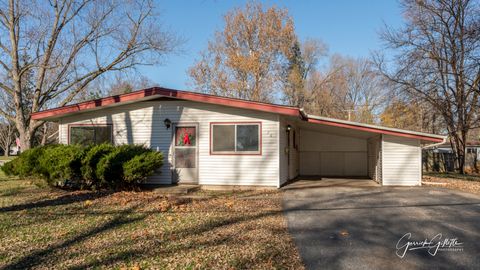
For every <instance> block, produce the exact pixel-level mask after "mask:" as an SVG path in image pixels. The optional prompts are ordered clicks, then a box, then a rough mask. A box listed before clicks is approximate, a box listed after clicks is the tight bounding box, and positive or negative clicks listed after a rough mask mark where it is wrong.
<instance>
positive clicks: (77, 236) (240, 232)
mask: <svg viewBox="0 0 480 270" xmlns="http://www.w3.org/2000/svg"><path fill="white" fill-rule="evenodd" d="M193 195H196V196H195V197H194V199H191V198H180V197H177V198H168V199H167V198H165V197H162V196H161V195H160V194H158V193H155V192H117V193H109V192H88V191H81V192H80V191H78V192H67V191H62V190H56V189H50V188H48V187H47V188H39V187H38V186H37V185H36V184H35V181H32V180H18V179H11V178H10V179H8V181H0V269H3V268H23V269H24V268H41V269H67V268H68V269H72V268H73V269H83V268H117V269H118V268H123V267H140V268H160V269H199V268H200V269H202V268H203V269H216V268H223V269H225V268H254V269H266V268H269V269H271V268H289V269H292V268H294V269H298V268H303V266H302V264H301V261H300V258H299V256H298V253H297V251H296V249H295V247H294V244H293V241H292V239H291V238H290V235H289V234H288V232H287V230H286V225H285V220H284V217H283V214H282V212H281V206H280V205H281V193H278V192H272V191H268V192H260V191H257V192H245V191H242V192H239V193H235V192H233V193H218V194H216V196H211V195H215V194H208V193H205V192H199V193H197V194H193ZM249 196H256V197H259V198H257V199H254V200H252V199H245V197H249Z"/></svg>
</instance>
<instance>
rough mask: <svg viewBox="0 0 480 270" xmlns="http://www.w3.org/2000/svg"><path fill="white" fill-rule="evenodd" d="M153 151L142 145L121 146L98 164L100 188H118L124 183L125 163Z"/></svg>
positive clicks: (97, 171)
mask: <svg viewBox="0 0 480 270" xmlns="http://www.w3.org/2000/svg"><path fill="white" fill-rule="evenodd" d="M150 151H152V150H150V149H148V148H145V147H144V146H142V145H121V146H117V147H115V150H113V151H112V152H110V153H108V154H107V155H105V156H104V157H102V158H101V159H100V161H99V162H98V164H97V169H96V177H97V178H98V179H99V180H100V186H110V187H116V186H121V185H122V184H123V183H122V181H123V163H125V162H127V161H129V160H130V159H132V158H134V157H135V156H137V155H140V154H142V153H146V152H150Z"/></svg>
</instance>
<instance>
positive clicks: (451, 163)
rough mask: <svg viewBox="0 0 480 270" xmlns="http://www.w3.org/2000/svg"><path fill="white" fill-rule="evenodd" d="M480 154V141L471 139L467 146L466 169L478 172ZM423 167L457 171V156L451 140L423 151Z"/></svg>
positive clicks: (432, 169) (429, 169)
mask: <svg viewBox="0 0 480 270" xmlns="http://www.w3.org/2000/svg"><path fill="white" fill-rule="evenodd" d="M479 156H480V142H479V141H469V142H467V147H466V162H465V169H466V170H467V171H472V172H478V171H479V170H480V167H479V164H478V162H479V160H478V159H479ZM423 168H424V170H425V171H435V172H453V171H455V156H454V151H453V148H452V145H451V144H450V143H449V142H446V143H443V144H440V145H438V146H436V147H433V148H427V149H425V150H424V151H423Z"/></svg>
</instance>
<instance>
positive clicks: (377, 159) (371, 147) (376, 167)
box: [367, 136, 382, 183]
mask: <svg viewBox="0 0 480 270" xmlns="http://www.w3.org/2000/svg"><path fill="white" fill-rule="evenodd" d="M381 141H382V137H381V136H375V137H372V138H369V139H368V140H367V146H368V176H369V177H370V178H371V179H372V180H375V181H376V182H377V183H381V160H382V159H381V155H380V153H381V149H380V148H381Z"/></svg>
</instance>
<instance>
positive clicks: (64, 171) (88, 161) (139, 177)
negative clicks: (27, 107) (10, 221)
mask: <svg viewBox="0 0 480 270" xmlns="http://www.w3.org/2000/svg"><path fill="white" fill-rule="evenodd" d="M162 163H163V155H162V154H161V153H158V152H154V151H152V150H150V149H148V148H146V147H144V146H142V145H121V146H113V145H109V144H102V145H96V146H88V147H83V146H80V145H51V146H44V147H37V148H32V149H30V150H27V151H25V152H23V153H22V154H20V156H18V157H17V158H15V159H13V160H11V161H9V162H7V163H6V164H5V165H4V166H2V168H1V169H2V170H3V171H4V172H5V173H6V174H7V175H15V176H20V177H29V176H36V177H40V178H42V179H44V180H45V181H46V182H47V183H48V184H49V185H57V184H58V183H61V185H62V186H67V187H73V188H92V189H94V188H105V187H109V188H121V187H132V186H133V185H136V184H139V183H141V182H142V181H144V180H145V179H146V178H147V177H148V176H150V175H151V174H153V173H154V172H155V170H156V169H157V168H159V167H160V166H162Z"/></svg>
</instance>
